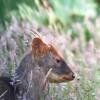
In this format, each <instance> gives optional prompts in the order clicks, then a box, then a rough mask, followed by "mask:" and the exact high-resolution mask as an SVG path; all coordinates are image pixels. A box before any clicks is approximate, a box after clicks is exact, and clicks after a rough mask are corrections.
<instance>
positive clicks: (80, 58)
mask: <svg viewBox="0 0 100 100" xmlns="http://www.w3.org/2000/svg"><path fill="white" fill-rule="evenodd" d="M30 30H31V31H32V30H38V31H39V32H40V35H42V37H43V38H44V39H46V41H49V42H50V43H51V44H53V45H54V46H55V47H56V48H57V50H58V51H61V53H62V54H63V56H64V58H65V60H66V61H67V63H68V64H69V65H70V67H71V68H72V70H73V71H74V73H75V74H76V79H75V80H73V81H72V82H68V83H63V84H51V85H52V86H51V87H50V94H51V96H52V98H53V100H100V0H0V76H1V75H10V74H11V73H13V72H14V70H15V68H16V66H18V63H19V61H20V59H21V58H22V56H23V54H24V52H26V51H27V50H28V49H29V47H30V44H31V40H32V35H31V34H30Z"/></svg>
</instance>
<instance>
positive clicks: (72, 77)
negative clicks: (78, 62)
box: [70, 72, 75, 80]
mask: <svg viewBox="0 0 100 100" xmlns="http://www.w3.org/2000/svg"><path fill="white" fill-rule="evenodd" d="M70 77H71V79H72V80H73V79H74V78H75V74H74V73H73V72H72V73H70Z"/></svg>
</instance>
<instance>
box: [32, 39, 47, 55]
mask: <svg viewBox="0 0 100 100" xmlns="http://www.w3.org/2000/svg"><path fill="white" fill-rule="evenodd" d="M48 51H49V49H48V46H47V45H46V44H45V43H44V42H43V41H42V40H41V39H40V38H38V37H36V38H34V39H33V41H32V54H33V55H34V56H41V55H44V54H46V53H47V52H48Z"/></svg>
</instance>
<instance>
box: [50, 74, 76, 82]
mask: <svg viewBox="0 0 100 100" xmlns="http://www.w3.org/2000/svg"><path fill="white" fill-rule="evenodd" d="M73 79H74V78H73V77H71V76H70V75H57V74H55V73H50V75H49V76H48V80H49V82H50V83H62V82H68V81H71V80H73Z"/></svg>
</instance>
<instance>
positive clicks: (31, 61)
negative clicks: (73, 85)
mask: <svg viewBox="0 0 100 100" xmlns="http://www.w3.org/2000/svg"><path fill="white" fill-rule="evenodd" d="M74 78H75V76H74V73H73V72H72V70H71V69H70V68H69V66H68V65H67V64H66V62H65V60H64V59H63V58H62V57H61V56H60V55H59V54H58V52H57V50H56V49H55V48H54V47H53V46H52V45H50V44H46V43H45V42H44V41H43V40H42V39H41V38H40V37H35V38H34V39H33V40H32V49H31V50H30V51H29V52H28V53H26V54H25V55H24V57H23V58H22V60H21V62H20V64H19V66H18V68H17V69H16V71H15V73H14V74H13V76H12V82H13V85H11V83H10V82H9V84H8V82H7V81H3V82H4V84H5V86H6V85H7V84H8V85H9V87H6V88H7V90H8V88H10V89H9V91H10V94H9V95H11V97H12V95H14V99H12V98H10V96H8V97H9V98H10V99H6V97H5V95H4V96H3V97H4V99H3V100H51V99H50V98H49V99H48V85H49V84H48V83H49V82H50V83H61V82H67V81H71V80H73V79H74ZM0 81H2V80H0ZM5 82H6V83H5ZM8 85H7V86H8ZM5 94H6V93H5Z"/></svg>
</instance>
